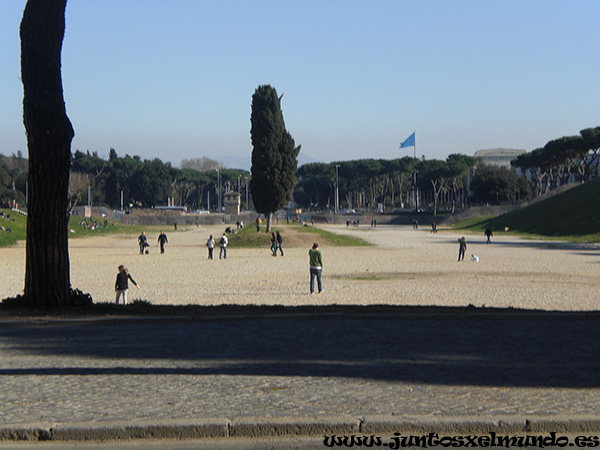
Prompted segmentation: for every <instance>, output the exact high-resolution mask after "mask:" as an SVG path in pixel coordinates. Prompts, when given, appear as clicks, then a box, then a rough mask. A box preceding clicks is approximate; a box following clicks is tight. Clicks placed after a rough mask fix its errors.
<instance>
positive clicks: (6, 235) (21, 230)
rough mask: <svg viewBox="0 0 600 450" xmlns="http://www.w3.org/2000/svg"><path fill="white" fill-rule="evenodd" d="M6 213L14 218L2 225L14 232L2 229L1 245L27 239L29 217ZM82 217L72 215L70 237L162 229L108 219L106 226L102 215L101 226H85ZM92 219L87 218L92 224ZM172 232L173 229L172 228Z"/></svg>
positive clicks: (4, 219)
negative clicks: (125, 223)
mask: <svg viewBox="0 0 600 450" xmlns="http://www.w3.org/2000/svg"><path fill="white" fill-rule="evenodd" d="M2 211H4V214H5V215H7V214H10V217H11V219H12V220H8V219H6V218H2V217H0V225H1V226H3V227H4V228H10V229H11V230H12V232H9V231H0V247H9V246H11V245H15V244H16V243H17V241H25V239H26V237H27V217H26V216H24V215H22V214H19V213H16V212H13V211H11V210H10V209H3V210H2ZM81 220H82V218H81V217H80V216H72V217H71V219H70V220H69V230H71V231H70V232H69V239H78V238H83V237H89V236H98V235H105V234H131V235H137V234H139V233H141V232H142V231H143V230H147V231H148V230H149V231H160V230H161V229H162V228H161V226H159V225H156V226H151V227H150V226H144V225H123V224H120V223H118V222H115V223H114V225H113V222H112V221H110V220H109V221H108V225H107V226H106V227H104V219H102V218H101V217H99V218H94V219H93V220H96V221H97V222H98V223H99V224H100V226H99V227H95V229H93V230H92V229H91V227H83V226H81V225H80V222H81ZM91 222H92V221H91V220H89V219H88V220H87V223H88V224H90V223H91ZM171 232H172V230H171Z"/></svg>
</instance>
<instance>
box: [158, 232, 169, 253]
mask: <svg viewBox="0 0 600 450" xmlns="http://www.w3.org/2000/svg"><path fill="white" fill-rule="evenodd" d="M167 242H169V240H168V239H167V235H166V234H165V232H164V231H161V232H160V234H159V235H158V243H159V244H160V252H161V253H164V252H165V244H166V243H167Z"/></svg>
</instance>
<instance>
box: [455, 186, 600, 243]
mask: <svg viewBox="0 0 600 450" xmlns="http://www.w3.org/2000/svg"><path fill="white" fill-rule="evenodd" d="M599 199H600V179H594V180H592V181H590V182H588V183H585V184H582V185H580V186H577V187H575V188H573V189H570V190H568V191H566V192H563V193H562V194H558V195H555V196H553V197H551V198H548V199H546V200H542V201H540V202H538V203H535V204H534V205H531V206H528V207H525V208H522V209H519V210H517V211H513V212H510V213H507V214H502V215H501V216H497V217H479V218H474V219H469V220H467V221H463V222H459V223H457V224H455V226H453V228H461V229H470V230H473V231H481V232H483V230H484V229H485V228H486V227H487V226H489V227H491V228H492V230H493V231H504V229H505V227H508V228H509V230H510V231H511V232H517V233H520V234H532V235H539V236H546V237H560V238H567V239H570V240H578V241H588V242H596V241H600V205H599V203H598V200H599Z"/></svg>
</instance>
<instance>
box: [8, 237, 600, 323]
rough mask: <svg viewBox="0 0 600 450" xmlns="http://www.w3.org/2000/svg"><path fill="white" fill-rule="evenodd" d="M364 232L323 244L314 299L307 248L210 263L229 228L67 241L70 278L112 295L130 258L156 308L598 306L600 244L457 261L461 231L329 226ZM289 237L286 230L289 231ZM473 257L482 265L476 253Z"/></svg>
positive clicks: (17, 283)
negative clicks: (353, 239)
mask: <svg viewBox="0 0 600 450" xmlns="http://www.w3.org/2000/svg"><path fill="white" fill-rule="evenodd" d="M323 228H325V229H327V230H329V231H332V232H335V233H338V234H352V235H355V236H359V237H361V238H363V239H365V240H367V241H369V242H371V243H373V244H375V246H373V247H337V248H330V247H327V246H326V245H322V246H321V250H322V252H323V259H324V271H323V282H324V289H325V292H324V293H323V294H321V295H313V296H311V295H309V292H308V281H309V273H308V255H307V252H308V248H309V247H308V246H306V247H299V248H286V246H285V241H284V251H285V256H284V257H280V256H278V257H276V258H274V257H272V256H270V253H269V250H268V249H266V248H265V249H236V248H235V247H233V246H231V247H230V248H229V250H228V258H227V260H219V259H218V249H216V250H215V254H216V256H217V259H215V260H213V261H209V260H207V251H206V247H205V245H204V243H205V242H206V239H207V237H208V235H209V234H214V235H216V236H218V235H219V234H220V231H222V226H216V227H211V226H203V227H199V228H194V229H192V230H188V231H185V232H177V233H173V232H171V233H167V234H168V236H169V244H168V245H167V248H166V252H165V254H163V255H161V254H160V252H159V250H158V248H157V246H156V238H157V236H154V235H152V234H151V235H150V236H149V241H150V242H151V243H152V244H153V246H152V247H151V249H150V250H151V251H150V254H149V255H144V256H140V255H138V247H137V239H136V238H135V237H132V236H108V237H93V238H86V239H75V240H71V241H70V244H69V245H70V258H71V281H72V284H73V286H74V287H77V288H79V289H81V290H82V291H84V292H89V293H90V294H91V295H92V297H93V298H94V301H95V302H112V301H114V292H113V290H114V280H115V276H116V272H117V266H118V265H119V264H125V265H126V266H127V267H128V268H129V270H130V273H131V275H132V276H133V278H134V279H135V280H136V281H137V282H138V283H139V284H140V285H141V286H142V290H141V291H137V290H136V289H130V292H129V300H130V301H131V300H133V299H143V300H147V301H150V302H152V303H153V304H194V305H217V304H262V305H275V304H283V305H327V304H351V305H367V304H393V305H445V306H466V305H469V304H472V305H475V306H482V305H486V306H488V307H518V308H530V309H546V310H565V311H571V310H597V309H599V307H600V278H599V276H598V275H599V272H600V265H599V264H600V246H599V245H591V244H569V243H554V242H552V243H549V242H539V241H529V240H523V239H519V238H514V237H509V236H502V235H500V236H495V237H494V239H493V243H492V244H486V243H485V238H484V237H483V236H481V235H469V234H465V236H466V238H467V243H468V249H467V258H465V261H464V262H461V263H458V262H457V261H456V259H457V254H458V242H457V239H458V237H460V236H459V234H458V233H457V232H450V231H440V232H439V233H438V234H431V233H429V231H428V230H418V231H415V230H413V229H412V228H410V227H391V226H389V227H386V226H380V227H378V228H376V229H371V228H368V227H363V228H360V229H355V228H346V227H345V226H336V225H330V226H323ZM282 230H283V233H282V234H283V236H284V239H285V227H282ZM471 254H476V255H478V256H479V258H480V262H479V263H474V262H471V261H470V260H469V259H470V258H469V256H470V255H471ZM24 260H25V250H24V246H23V244H20V245H18V246H16V247H12V248H1V249H0V274H1V275H0V298H5V297H10V296H14V295H16V294H18V293H19V292H22V289H23V279H24V266H25V263H24Z"/></svg>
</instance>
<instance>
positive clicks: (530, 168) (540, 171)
mask: <svg viewBox="0 0 600 450" xmlns="http://www.w3.org/2000/svg"><path fill="white" fill-rule="evenodd" d="M512 165H513V166H514V167H518V168H519V169H521V170H522V171H523V172H524V173H525V174H526V175H527V179H528V180H529V181H530V185H531V189H532V190H533V194H534V195H535V196H539V195H542V194H545V193H547V192H548V191H549V190H551V189H554V188H556V187H558V186H560V185H563V184H567V183H570V182H572V181H575V182H580V183H583V182H585V181H588V180H589V179H590V178H592V177H597V176H598V172H599V171H600V127H596V128H586V129H584V130H581V131H580V132H579V135H576V136H565V137H561V138H559V139H554V140H552V141H549V142H548V143H547V144H546V145H545V146H544V147H542V148H538V149H536V150H533V151H532V152H529V153H524V154H523V155H520V156H519V157H518V158H516V159H515V160H514V161H513V162H512Z"/></svg>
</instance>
